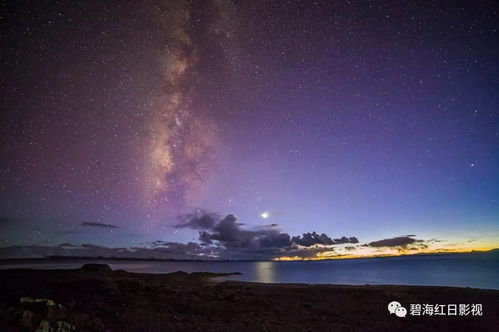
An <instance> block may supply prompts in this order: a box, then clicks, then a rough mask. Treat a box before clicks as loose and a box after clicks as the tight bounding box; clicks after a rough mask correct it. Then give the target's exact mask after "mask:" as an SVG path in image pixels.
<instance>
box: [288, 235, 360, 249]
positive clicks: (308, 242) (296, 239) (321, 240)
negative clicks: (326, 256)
mask: <svg viewBox="0 0 499 332" xmlns="http://www.w3.org/2000/svg"><path fill="white" fill-rule="evenodd" d="M291 241H292V242H293V243H296V244H299V245H301V246H306V247H310V246H313V245H316V244H322V245H334V244H345V243H359V240H358V239H357V238H356V237H355V236H353V237H346V236H342V237H341V238H339V239H331V238H330V237H329V236H327V235H326V234H324V233H322V234H320V235H319V234H318V233H316V232H312V233H304V234H303V235H302V236H301V237H300V236H293V238H292V239H291Z"/></svg>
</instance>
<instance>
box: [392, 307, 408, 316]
mask: <svg viewBox="0 0 499 332" xmlns="http://www.w3.org/2000/svg"><path fill="white" fill-rule="evenodd" d="M395 315H397V317H405V315H407V310H406V309H405V308H404V307H398V308H397V309H395Z"/></svg>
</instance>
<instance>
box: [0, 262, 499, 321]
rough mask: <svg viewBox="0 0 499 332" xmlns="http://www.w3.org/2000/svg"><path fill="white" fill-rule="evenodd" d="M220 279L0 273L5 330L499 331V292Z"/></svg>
mask: <svg viewBox="0 0 499 332" xmlns="http://www.w3.org/2000/svg"><path fill="white" fill-rule="evenodd" d="M213 276H214V275H213V274H208V273H199V274H196V273H194V274H187V273H183V272H177V273H173V274H163V275H152V274H135V273H127V272H124V271H114V272H113V271H111V270H110V269H109V267H107V265H103V266H86V267H84V268H82V269H80V270H38V271H37V270H4V271H0V331H19V330H26V331H29V330H32V331H35V330H37V329H38V330H39V331H72V330H78V331H399V330H404V331H431V330H434V331H497V328H498V327H499V291H492V290H478V289H467V288H451V287H413V286H330V285H291V284H258V283H243V282H214V281H213V279H210V277H213ZM44 299H48V300H50V301H46V300H44ZM391 301H399V302H400V303H401V304H402V305H403V306H406V307H407V308H408V307H409V304H410V303H429V304H449V303H450V304H459V303H463V304H472V303H479V304H482V306H483V316H482V317H473V316H463V317H459V316H455V317H454V316H452V317H450V316H447V317H446V316H420V317H415V316H410V315H409V314H408V315H407V317H405V318H398V317H396V316H395V315H390V314H389V313H388V310H387V304H388V303H389V302H391ZM408 309H409V308H408Z"/></svg>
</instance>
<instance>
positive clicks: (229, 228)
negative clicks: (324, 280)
mask: <svg viewBox="0 0 499 332" xmlns="http://www.w3.org/2000/svg"><path fill="white" fill-rule="evenodd" d="M180 219H181V220H182V221H183V223H182V224H179V225H176V227H177V228H191V229H196V230H200V231H199V238H198V240H199V242H200V244H201V246H202V247H203V248H204V249H206V250H208V249H209V248H212V249H213V248H214V250H215V251H216V253H217V255H219V256H220V257H221V258H230V259H272V258H275V257H280V256H298V257H302V258H311V257H314V256H315V255H317V253H319V252H322V251H332V247H331V246H334V245H338V244H344V243H358V242H359V241H358V239H357V238H355V237H350V238H347V237H345V236H343V237H341V238H338V239H332V238H331V237H329V236H328V235H326V234H324V233H323V234H318V233H316V232H312V233H305V234H303V235H302V236H294V237H291V236H290V235H289V234H288V233H285V232H282V231H280V230H279V229H278V228H277V227H278V226H279V225H278V224H268V225H263V226H260V227H254V228H251V229H246V228H243V227H242V226H243V225H244V224H243V223H241V222H239V220H238V219H237V217H236V216H234V215H232V214H229V215H227V216H226V217H225V218H223V219H221V220H220V219H219V218H217V215H216V214H213V213H209V214H203V213H202V212H199V211H196V212H195V213H193V214H189V215H185V216H182V217H181V218H180Z"/></svg>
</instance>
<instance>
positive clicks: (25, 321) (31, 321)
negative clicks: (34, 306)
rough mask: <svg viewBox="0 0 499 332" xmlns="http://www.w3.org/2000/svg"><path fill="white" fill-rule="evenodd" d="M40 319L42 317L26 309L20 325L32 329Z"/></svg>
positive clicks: (20, 319)
mask: <svg viewBox="0 0 499 332" xmlns="http://www.w3.org/2000/svg"><path fill="white" fill-rule="evenodd" d="M39 321H40V317H39V316H38V315H37V314H35V313H34V312H33V311H29V310H24V312H23V314H22V315H21V318H19V325H21V326H22V327H24V328H25V329H28V330H30V331H32V330H34V329H35V328H36V327H37V326H38V324H39Z"/></svg>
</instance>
